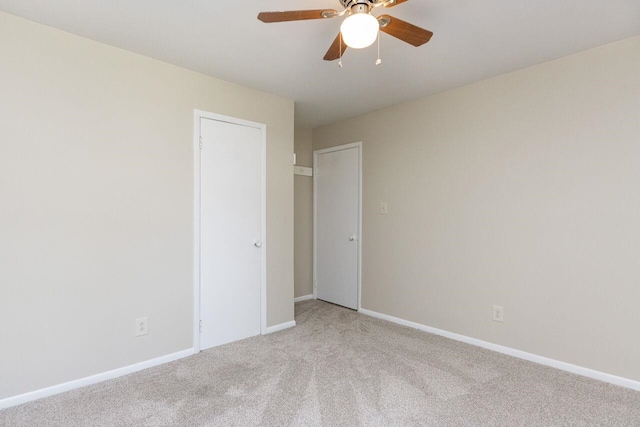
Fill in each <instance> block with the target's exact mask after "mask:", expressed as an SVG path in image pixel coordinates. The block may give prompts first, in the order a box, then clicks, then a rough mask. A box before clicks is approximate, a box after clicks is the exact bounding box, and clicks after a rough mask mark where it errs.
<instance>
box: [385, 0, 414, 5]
mask: <svg viewBox="0 0 640 427" xmlns="http://www.w3.org/2000/svg"><path fill="white" fill-rule="evenodd" d="M406 1H409V0H396V1H395V2H393V3H391V4H386V5H385V6H384V7H394V6H397V5H399V4H402V3H404V2H406Z"/></svg>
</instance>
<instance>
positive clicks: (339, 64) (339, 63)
mask: <svg viewBox="0 0 640 427" xmlns="http://www.w3.org/2000/svg"><path fill="white" fill-rule="evenodd" d="M338 67H340V68H342V31H340V60H339V61H338Z"/></svg>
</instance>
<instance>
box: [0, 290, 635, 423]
mask: <svg viewBox="0 0 640 427" xmlns="http://www.w3.org/2000/svg"><path fill="white" fill-rule="evenodd" d="M296 321H297V323H298V326H297V327H295V328H293V329H289V330H286V331H282V332H278V333H275V334H271V335H267V336H261V337H256V338H251V339H247V340H244V341H241V342H237V343H233V344H229V345H225V346H222V347H218V348H215V349H211V350H207V351H204V352H202V353H200V354H198V355H196V356H192V357H189V358H187V359H183V360H180V361H177V362H173V363H170V364H167V365H163V366H160V367H157V368H152V369H148V370H145V371H142V372H139V373H136V374H133V375H129V376H127V377H123V378H119V379H116V380H112V381H109V382H106V383H102V384H97V385H94V386H90V387H87V388H84V389H80V390H75V391H72V392H68V393H65V394H62V395H58V396H54V397H50V398H47V399H43V400H40V401H36V402H32V403H29V404H26V405H22V406H19V407H15V408H10V409H7V410H4V411H2V412H0V425H2V426H12V427H13V426H16V427H17V426H160V425H162V426H251V425H268V426H292V425H300V426H321V425H322V426H358V425H366V426H417V425H423V426H587V425H600V426H639V425H640V393H639V392H634V391H631V390H627V389H623V388H619V387H616V386H612V385H608V384H605V383H601V382H598V381H594V380H590V379H587V378H583V377H579V376H576V375H572V374H568V373H565V372H561V371H557V370H554V369H551V368H547V367H544V366H540V365H536V364H533V363H529V362H525V361H522V360H519V359H514V358H510V357H508V356H504V355H502V354H498V353H493V352H491V351H488V350H483V349H480V348H477V347H473V346H470V345H466V344H462V343H458V342H455V341H451V340H448V339H445V338H441V337H438V336H435V335H430V334H426V333H424V332H420V331H416V330H413V329H408V328H404V327H401V326H397V325H394V324H392V323H388V322H385V321H382V320H377V319H373V318H371V317H367V316H364V315H361V314H358V313H356V312H353V311H351V310H347V309H344V308H340V307H337V306H334V305H331V304H327V303H323V302H319V301H305V302H302V303H299V304H297V305H296Z"/></svg>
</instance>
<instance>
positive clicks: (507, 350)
mask: <svg viewBox="0 0 640 427" xmlns="http://www.w3.org/2000/svg"><path fill="white" fill-rule="evenodd" d="M358 311H359V312H360V313H362V314H366V315H367V316H371V317H376V318H378V319H383V320H388V321H389V322H393V323H397V324H399V325H403V326H408V327H410V328H414V329H419V330H421V331H424V332H429V333H431V334H435V335H440V336H443V337H445V338H449V339H452V340H455V341H460V342H463V343H467V344H471V345H475V346H477V347H482V348H486V349H487V350H492V351H496V352H498V353H503V354H506V355H508V356H513V357H517V358H518V359H524V360H528V361H529V362H534V363H538V364H540V365H545V366H549V367H551V368H556V369H560V370H562V371H567V372H571V373H573V374H577V375H582V376H583V377H588V378H592V379H595V380H599V381H604V382H606V383H610V384H614V385H618V386H621V387H625V388H630V389H632V390H638V391H640V382H639V381H635V380H631V379H628V378H623V377H618V376H615V375H611V374H607V373H604V372H600V371H596V370H593V369H589V368H584V367H582V366H577V365H572V364H571V363H566V362H561V361H559V360H555V359H550V358H548V357H544V356H538V355H536V354H532V353H527V352H526V351H521V350H516V349H514V348H511V347H505V346H502V345H498V344H493V343H490V342H488V341H482V340H479V339H476V338H471V337H468V336H466V335H460V334H456V333H453V332H449V331H445V330H442V329H437V328H432V327H431V326H425V325H421V324H420V323H415V322H411V321H409V320H405V319H400V318H398V317H393V316H389V315H387V314H382V313H378V312H375V311H371V310H367V309H364V308H361V309H360V310H358Z"/></svg>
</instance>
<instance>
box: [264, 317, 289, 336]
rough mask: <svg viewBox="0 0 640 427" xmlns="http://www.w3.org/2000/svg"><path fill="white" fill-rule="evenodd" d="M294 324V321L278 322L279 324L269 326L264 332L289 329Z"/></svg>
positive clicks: (270, 332)
mask: <svg viewBox="0 0 640 427" xmlns="http://www.w3.org/2000/svg"><path fill="white" fill-rule="evenodd" d="M294 326H296V321H295V320H292V321H290V322H284V323H280V324H279V325H274V326H269V327H268V328H267V331H266V333H265V334H272V333H274V332H278V331H282V330H283V329H289V328H293V327H294Z"/></svg>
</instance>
